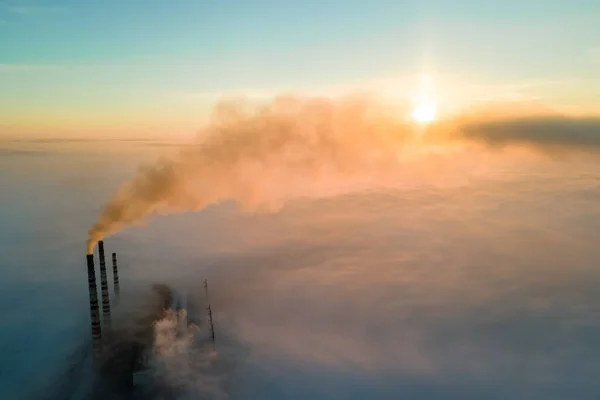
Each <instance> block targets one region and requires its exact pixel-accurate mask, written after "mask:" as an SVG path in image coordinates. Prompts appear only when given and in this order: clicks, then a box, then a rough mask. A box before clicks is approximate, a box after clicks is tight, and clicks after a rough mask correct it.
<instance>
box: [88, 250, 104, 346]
mask: <svg viewBox="0 0 600 400" xmlns="http://www.w3.org/2000/svg"><path fill="white" fill-rule="evenodd" d="M86 257H87V268H88V285H89V290H90V314H91V317H92V340H93V345H94V352H95V353H97V352H98V351H99V350H100V340H101V339H102V328H101V326H100V310H99V309H98V292H97V291H96V271H95V269H94V255H93V254H88V255H87V256H86Z"/></svg>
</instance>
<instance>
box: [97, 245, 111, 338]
mask: <svg viewBox="0 0 600 400" xmlns="http://www.w3.org/2000/svg"><path fill="white" fill-rule="evenodd" d="M98 253H99V255H100V284H101V287H102V314H103V315H104V324H105V326H110V324H111V320H110V297H109V294H108V280H107V278H106V261H105V258H104V241H102V240H100V241H99V242H98Z"/></svg>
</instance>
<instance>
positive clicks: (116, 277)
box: [112, 253, 121, 298]
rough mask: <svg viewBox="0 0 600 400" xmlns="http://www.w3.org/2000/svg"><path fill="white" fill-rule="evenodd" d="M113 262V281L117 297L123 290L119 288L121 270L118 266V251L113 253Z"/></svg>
mask: <svg viewBox="0 0 600 400" xmlns="http://www.w3.org/2000/svg"><path fill="white" fill-rule="evenodd" d="M112 263H113V282H114V285H115V297H117V298H118V297H119V294H120V292H121V290H120V289H119V270H118V268H117V253H112Z"/></svg>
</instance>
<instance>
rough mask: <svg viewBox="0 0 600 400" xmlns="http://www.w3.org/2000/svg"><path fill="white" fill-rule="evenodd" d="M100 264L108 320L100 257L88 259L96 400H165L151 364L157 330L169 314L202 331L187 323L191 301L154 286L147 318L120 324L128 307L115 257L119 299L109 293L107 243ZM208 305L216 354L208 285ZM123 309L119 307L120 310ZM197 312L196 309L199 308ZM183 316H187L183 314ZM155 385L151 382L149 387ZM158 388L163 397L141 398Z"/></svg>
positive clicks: (101, 243) (140, 315) (93, 395)
mask: <svg viewBox="0 0 600 400" xmlns="http://www.w3.org/2000/svg"><path fill="white" fill-rule="evenodd" d="M97 249H98V259H99V264H100V285H101V299H102V316H101V314H100V304H99V299H98V291H97V287H96V286H97V285H96V271H95V265H94V254H87V256H86V261H87V269H88V287H89V299H90V317H91V318H90V321H91V339H92V340H91V350H92V352H91V354H92V360H93V361H92V370H93V373H92V383H91V389H90V391H91V393H90V398H91V399H153V398H171V397H169V396H167V397H165V395H164V393H165V391H168V390H171V389H170V388H166V387H165V385H164V384H163V382H160V379H156V375H155V374H153V373H152V371H151V368H152V367H151V365H150V364H151V363H150V362H149V358H150V357H151V356H152V349H153V347H154V343H153V342H154V327H155V323H156V321H158V320H160V319H161V318H163V317H164V316H165V314H166V313H167V312H168V310H174V311H175V315H176V318H180V315H181V318H182V319H183V320H182V321H181V323H182V324H184V325H185V326H188V324H190V325H191V324H193V325H195V326H199V325H200V323H199V321H198V318H197V317H196V318H195V319H193V322H190V321H188V319H187V308H188V305H189V304H188V302H189V300H188V296H187V295H183V294H181V293H178V292H176V291H174V290H173V289H171V288H170V287H168V286H167V285H162V284H159V285H154V286H153V290H152V293H151V294H152V296H151V297H150V300H151V301H148V302H147V304H146V305H147V307H145V308H144V309H143V310H142V312H139V310H137V311H136V313H135V316H134V317H131V316H129V315H128V316H126V317H125V318H121V319H120V320H119V318H115V317H118V315H116V314H115V315H113V314H114V313H116V312H117V310H118V309H120V308H122V307H123V306H124V304H123V299H122V298H121V292H120V286H119V273H118V266H117V254H116V253H112V273H113V283H114V296H113V301H112V303H113V304H112V307H111V298H110V293H109V287H108V277H107V270H106V258H105V253H104V250H105V249H104V241H99V242H98V246H97ZM204 289H205V299H204V301H206V304H207V306H206V307H205V308H206V310H207V314H206V317H207V321H206V328H207V333H208V334H209V335H208V337H209V338H210V340H211V342H212V349H213V351H214V350H216V343H215V329H214V324H213V315H212V308H211V305H210V302H209V299H208V282H207V280H204ZM116 303H119V307H115V305H116ZM191 306H194V305H193V304H192V305H191ZM182 311H183V312H182ZM149 381H151V382H149ZM149 387H152V388H153V390H155V392H161V394H160V395H159V394H155V395H146V394H144V395H140V392H141V391H146V392H147V391H148V388H149Z"/></svg>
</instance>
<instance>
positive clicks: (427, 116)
mask: <svg viewBox="0 0 600 400" xmlns="http://www.w3.org/2000/svg"><path fill="white" fill-rule="evenodd" d="M436 113H437V109H436V107H435V104H433V103H432V102H429V101H423V102H421V103H419V104H418V105H417V106H416V107H415V109H414V110H413V112H412V118H413V119H414V120H415V121H417V122H420V123H422V124H426V123H429V122H432V121H433V120H435V116H436Z"/></svg>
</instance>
